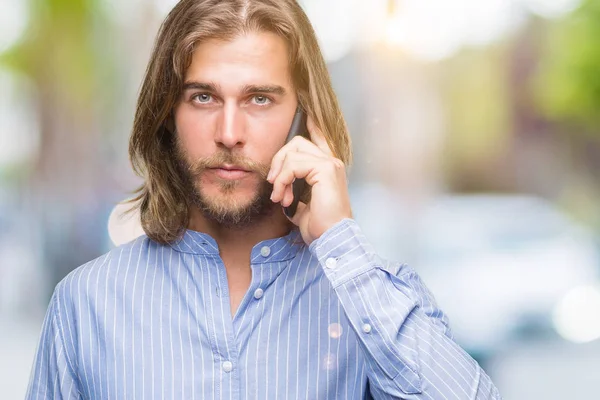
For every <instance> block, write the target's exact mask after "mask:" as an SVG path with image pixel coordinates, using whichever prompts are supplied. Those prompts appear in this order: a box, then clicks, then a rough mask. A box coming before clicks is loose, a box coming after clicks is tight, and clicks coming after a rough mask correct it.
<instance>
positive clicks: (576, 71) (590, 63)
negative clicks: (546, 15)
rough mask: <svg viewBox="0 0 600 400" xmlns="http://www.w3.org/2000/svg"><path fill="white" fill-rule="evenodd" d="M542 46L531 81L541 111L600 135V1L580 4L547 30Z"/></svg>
mask: <svg viewBox="0 0 600 400" xmlns="http://www.w3.org/2000/svg"><path fill="white" fill-rule="evenodd" d="M545 44H546V47H545V49H544V54H543V56H542V59H541V60H540V61H541V63H540V70H539V74H538V78H537V80H536V81H535V92H536V97H537V100H538V104H539V105H540V106H541V109H542V110H543V112H544V113H545V114H546V115H547V116H548V117H549V118H550V119H553V120H556V121H562V122H566V123H568V124H570V125H575V126H580V127H582V128H584V129H583V130H584V131H587V132H593V133H594V135H600V129H599V128H600V0H584V1H583V3H582V4H581V6H580V7H579V8H578V9H577V10H576V11H574V12H573V13H572V14H571V15H569V16H567V17H566V18H565V19H563V20H561V21H558V22H556V23H555V24H554V25H552V26H550V28H549V32H548V36H547V40H546V43H545Z"/></svg>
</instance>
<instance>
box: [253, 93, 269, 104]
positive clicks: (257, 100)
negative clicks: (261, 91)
mask: <svg viewBox="0 0 600 400" xmlns="http://www.w3.org/2000/svg"><path fill="white" fill-rule="evenodd" d="M253 99H254V103H256V104H258V105H261V106H262V105H265V104H269V103H270V102H271V99H269V98H268V97H266V96H261V95H257V96H254V97H253Z"/></svg>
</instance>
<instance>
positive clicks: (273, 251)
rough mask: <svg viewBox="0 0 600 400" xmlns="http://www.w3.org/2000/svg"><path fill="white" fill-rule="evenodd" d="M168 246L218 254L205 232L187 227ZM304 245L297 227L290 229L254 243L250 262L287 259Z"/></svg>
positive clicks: (188, 250) (184, 250)
mask: <svg viewBox="0 0 600 400" xmlns="http://www.w3.org/2000/svg"><path fill="white" fill-rule="evenodd" d="M170 246H171V247H172V248H173V249H174V250H176V251H178V252H181V253H188V254H198V255H207V256H219V246H218V244H217V241H216V240H215V239H214V238H213V237H212V236H210V235H209V234H207V233H204V232H198V231H194V230H191V229H187V230H186V231H185V232H184V234H183V237H182V238H181V239H179V240H177V241H175V242H173V243H171V244H170ZM303 246H305V243H304V240H303V239H302V235H301V234H300V230H299V229H297V228H296V229H292V230H291V231H290V233H288V234H287V235H285V236H282V237H278V238H274V239H267V240H263V241H260V242H258V243H256V244H255V245H254V246H253V247H252V252H251V254H250V264H264V263H270V262H278V261H287V260H290V259H292V258H294V257H295V256H296V254H297V253H298V251H299V250H300V248H302V247H303Z"/></svg>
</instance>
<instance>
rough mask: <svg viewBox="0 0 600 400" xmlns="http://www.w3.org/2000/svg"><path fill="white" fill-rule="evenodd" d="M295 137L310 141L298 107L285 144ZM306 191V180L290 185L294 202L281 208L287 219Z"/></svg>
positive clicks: (290, 216)
mask: <svg viewBox="0 0 600 400" xmlns="http://www.w3.org/2000/svg"><path fill="white" fill-rule="evenodd" d="M296 136H302V137H305V138H306V139H308V140H310V134H309V133H308V128H307V127H306V113H305V112H304V111H303V110H302V109H301V108H300V107H298V108H297V109H296V113H295V114H294V119H293V120H292V126H291V127H290V131H289V133H288V135H287V138H286V139H285V143H288V142H289V141H290V140H292V139H293V138H294V137H296ZM305 190H306V180H304V179H296V180H295V181H294V182H293V183H292V193H293V194H294V200H292V204H290V205H289V206H287V207H283V212H284V213H285V215H287V216H288V217H289V218H292V217H293V216H294V215H295V214H296V209H297V208H298V202H299V201H300V197H301V196H302V194H303V193H304V191H305Z"/></svg>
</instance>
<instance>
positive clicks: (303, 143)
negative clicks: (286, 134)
mask: <svg viewBox="0 0 600 400" xmlns="http://www.w3.org/2000/svg"><path fill="white" fill-rule="evenodd" d="M289 153H306V154H312V155H314V156H323V155H324V154H323V152H322V151H321V150H320V149H319V148H318V147H317V146H316V145H315V144H314V143H311V142H310V141H308V140H307V139H305V138H303V137H301V136H297V137H295V138H293V139H292V140H290V142H289V143H288V144H286V145H285V146H283V147H282V148H281V150H279V151H278V152H277V154H275V156H274V157H273V160H272V161H271V169H270V171H269V175H268V176H267V180H268V181H269V182H271V183H273V182H272V178H274V177H276V176H277V175H278V174H279V171H281V166H282V164H283V161H284V160H285V157H286V156H287V154H289Z"/></svg>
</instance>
